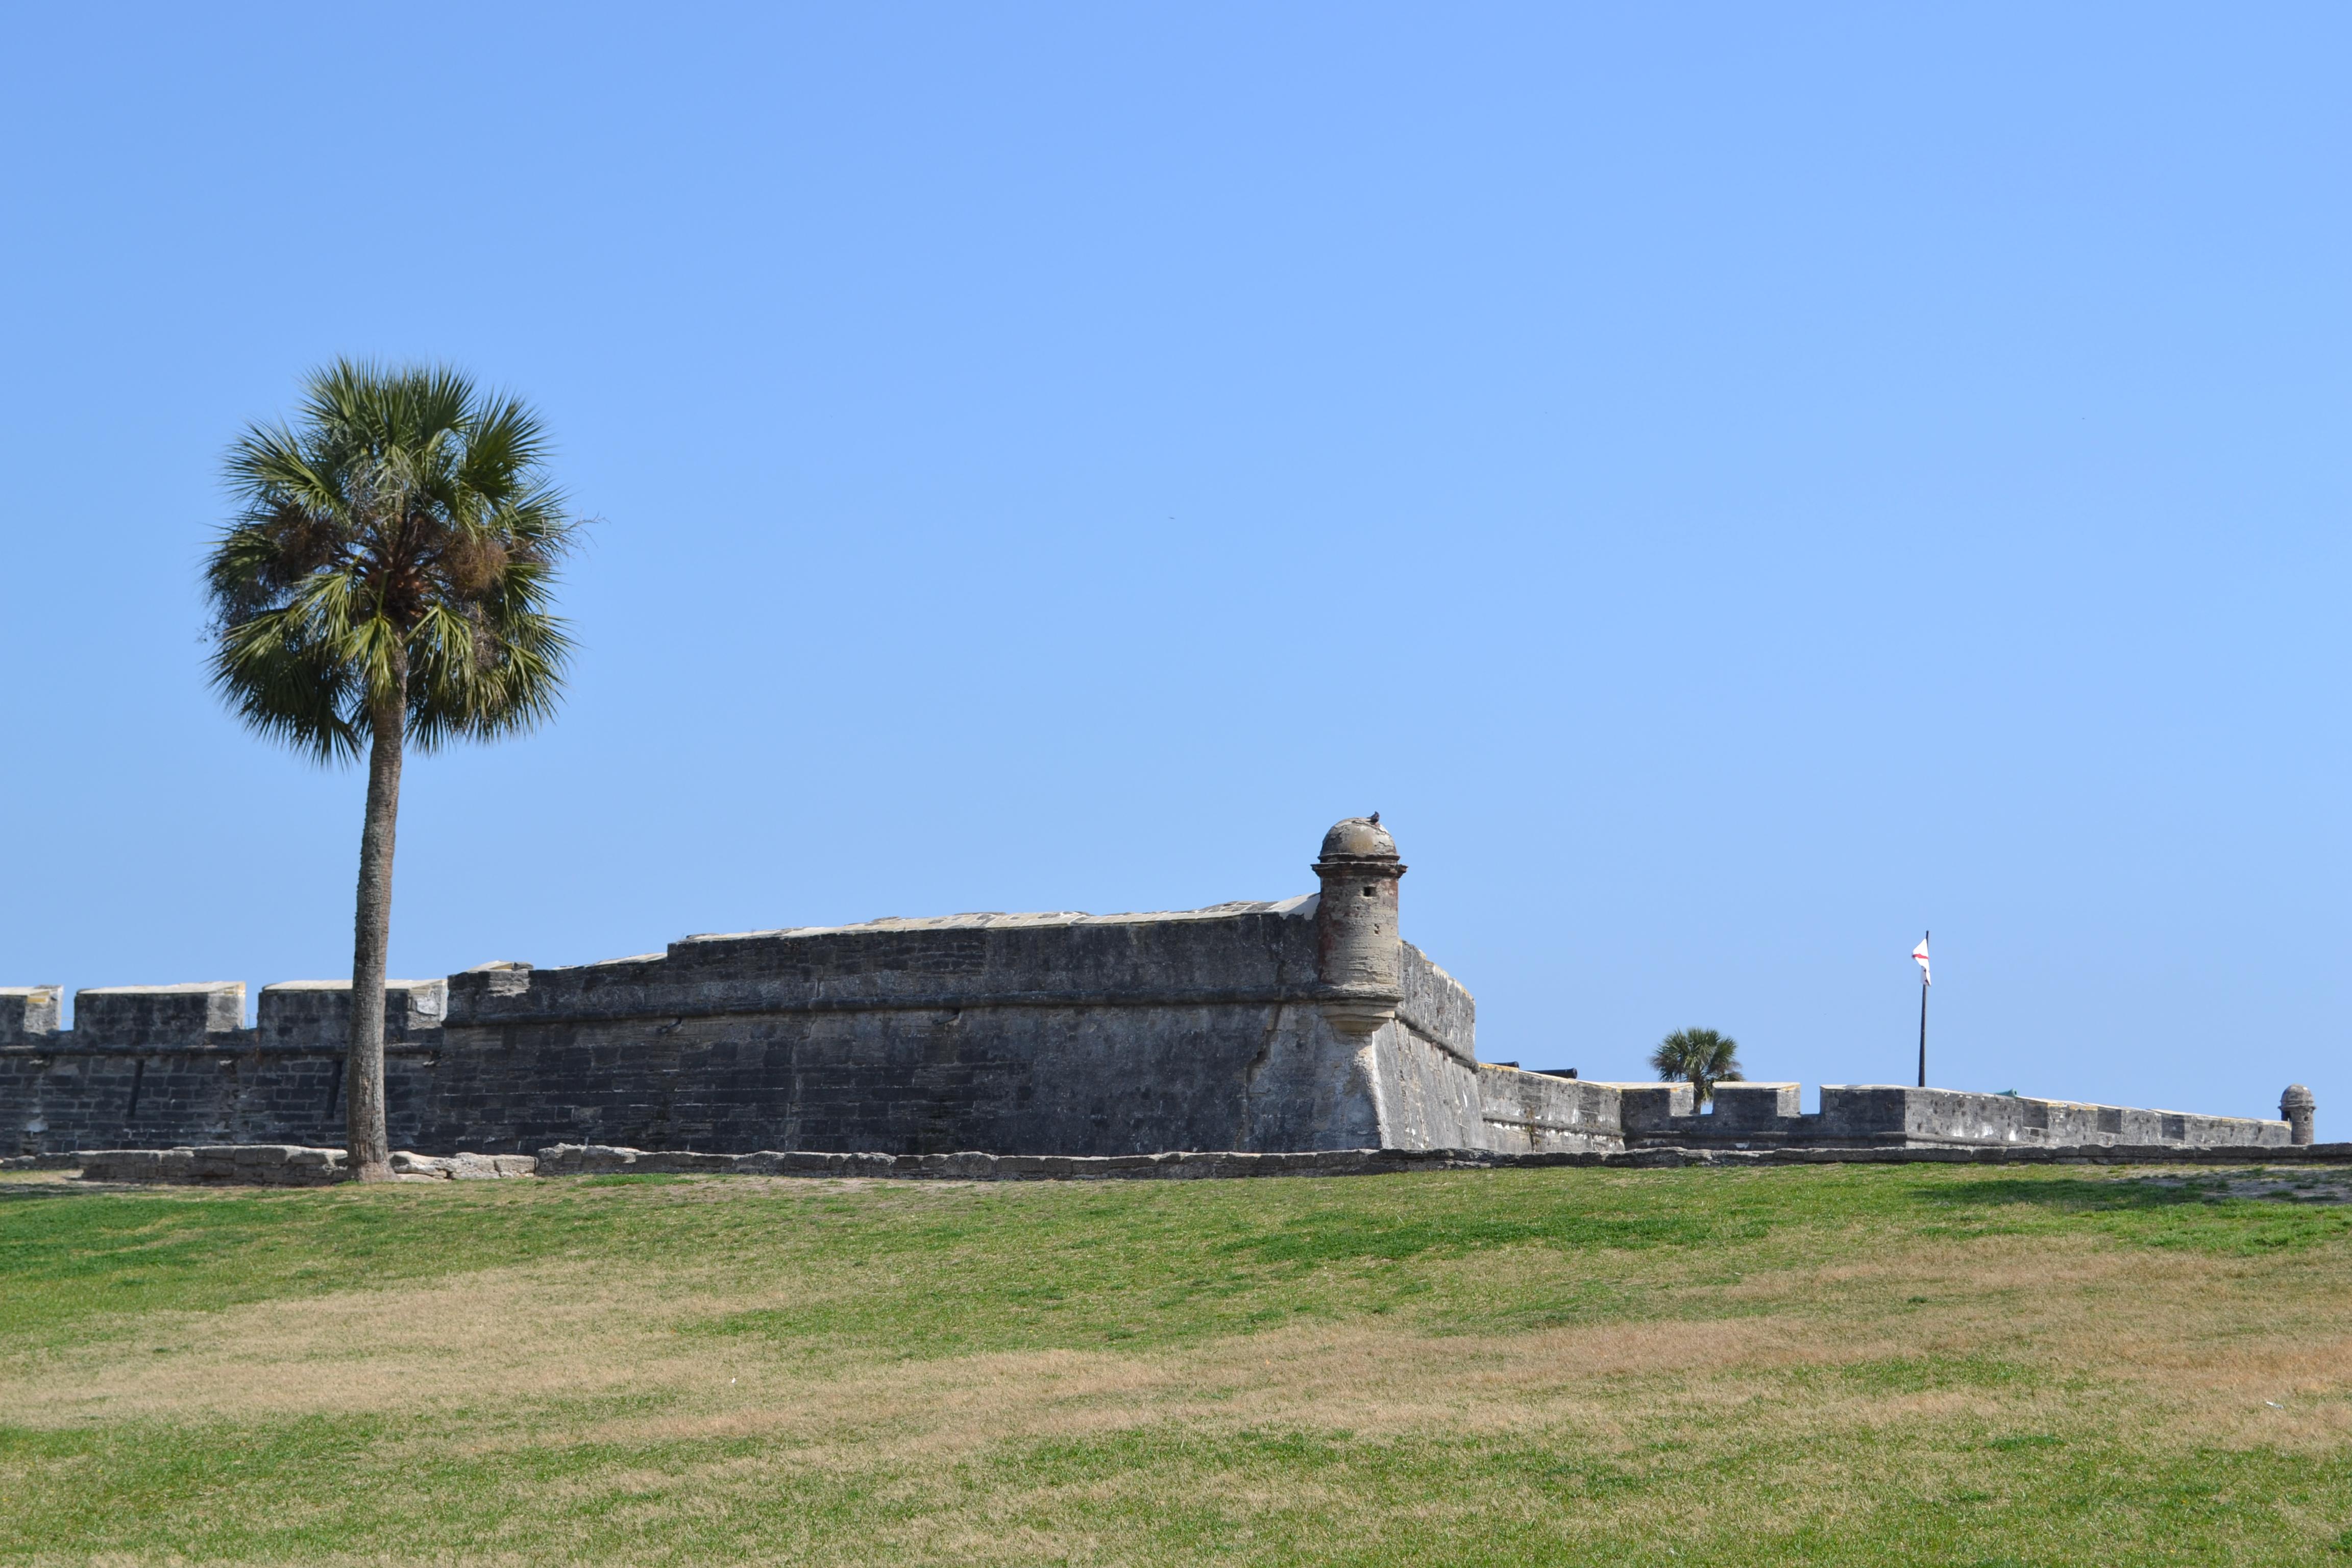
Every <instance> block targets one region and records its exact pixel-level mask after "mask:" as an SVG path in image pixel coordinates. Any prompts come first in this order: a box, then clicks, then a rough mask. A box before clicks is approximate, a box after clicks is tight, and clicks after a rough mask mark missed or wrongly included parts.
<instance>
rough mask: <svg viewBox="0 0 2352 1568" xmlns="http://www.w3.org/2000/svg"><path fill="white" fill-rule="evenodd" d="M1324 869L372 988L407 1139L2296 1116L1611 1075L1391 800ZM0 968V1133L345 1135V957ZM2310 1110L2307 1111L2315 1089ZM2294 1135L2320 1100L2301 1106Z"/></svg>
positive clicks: (55, 1147) (911, 1147)
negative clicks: (1428, 864) (300, 962)
mask: <svg viewBox="0 0 2352 1568" xmlns="http://www.w3.org/2000/svg"><path fill="white" fill-rule="evenodd" d="M1315 869H1316V872H1317V874H1318V879H1319V881H1320V883H1321V890H1320V891H1319V892H1318V893H1316V894H1312V895H1308V896H1307V897H1304V898H1297V899H1292V900H1286V901H1283V902H1278V903H1236V904H1223V905H1218V906H1216V907H1214V908H1212V909H1206V910H1189V911H1182V912H1175V913H1155V914H1141V915H1108V916H1094V915H1083V914H1070V913H1060V914H1028V915H1001V914H976V915H958V916H951V917H947V918H944V919H939V920H893V921H873V922H870V923H868V924H865V925H858V926H848V927H838V928H826V929H813V930H796V931H755V932H750V933H745V934H740V935H731V936H698V937H688V938H687V939H685V940H683V941H680V942H673V943H671V944H670V945H669V947H668V948H667V950H665V951H664V952H659V953H649V954H645V955H642V956H638V957H634V958H625V959H618V960H614V961H612V962H609V963H592V964H583V965H579V966H575V967H568V968H548V969H540V968H534V967H532V966H531V965H530V964H523V963H491V964H485V965H482V966H480V967H478V968H475V969H470V970H467V971H465V972H464V973H459V974H454V975H451V976H448V977H447V978H446V980H428V981H410V982H397V983H394V984H393V985H392V986H391V987H390V988H389V994H388V1006H387V1015H386V1026H387V1040H386V1047H385V1079H386V1091H387V1102H388V1119H389V1121H390V1124H391V1133H392V1140H393V1144H394V1147H395V1148H406V1149H414V1150H417V1151H420V1152H439V1153H447V1152H457V1151H459V1150H467V1151H473V1152H481V1153H488V1154H499V1153H529V1152H533V1151H536V1150H538V1149H540V1148H542V1147H545V1146H548V1145H551V1144H556V1143H591V1144H614V1145H627V1146H633V1147H638V1148H648V1149H669V1150H701V1151H709V1152H748V1151H753V1150H803V1151H810V1152H839V1153H887V1154H900V1155H911V1154H935V1153H950V1152H961V1151H981V1152H989V1153H996V1154H1045V1155H1125V1154H1149V1153H1158V1152H1163V1151H1168V1150H1180V1149H1195V1150H1234V1151H1243V1152H1288V1151H1314V1150H1344V1149H1366V1148H1386V1149H1402V1150H1427V1149H1464V1150H1486V1151H1494V1152H1614V1151H1621V1150H1625V1149H1628V1148H1641V1147H1652V1146H1664V1145H1665V1144H1682V1145H1699V1146H1705V1145H1708V1144H1720V1145H1725V1146H1729V1147H1737V1148H1763V1147H1770V1146H1775V1145H1784V1144H1817V1145H1836V1144H1847V1145H1870V1146H1879V1145H1893V1146H1907V1147H1917V1146H1934V1145H1937V1144H1976V1145H1981V1144H1984V1143H1987V1142H1992V1143H2003V1142H2005V1143H2008V1144H2012V1145H2022V1146H2052V1147H2054V1146H2074V1145H2096V1144H2100V1143H2106V1144H2158V1143H2165V1144H2170V1145H2174V1146H2180V1147H2195V1146H2224V1145H2238V1144H2252V1145H2264V1146H2267V1145H2271V1144H2277V1145H2281V1146H2284V1144H2286V1143H2287V1142H2288V1139H2289V1132H2288V1126H2287V1123H2285V1122H2284V1121H2246V1120H2241V1119H2232V1118H2221V1117H2197V1116H2188V1115H2184V1114H2180V1113H2170V1112H2158V1111H2138V1110H2121V1109H2118V1108H2113V1107H2087V1106H2071V1105H2067V1104H2064V1103H2063V1102H2057V1101H2048V1100H2017V1099H2011V1098H2008V1097H2003V1096H1997V1095H1969V1094H1960V1093H1957V1092H1956V1091H1951V1090H1934V1089H1901V1088H1887V1087H1875V1086H1836V1085H1832V1086H1828V1087H1826V1088H1824V1089H1823V1090H1822V1100H1821V1104H1822V1110H1820V1111H1819V1112H1818V1113H1816V1114H1814V1115H1811V1116H1803V1115H1800V1114H1798V1105H1797V1093H1796V1089H1795V1086H1794V1085H1779V1084H1750V1085H1738V1086H1724V1088H1723V1089H1722V1090H1721V1091H1720V1092H1719V1094H1718V1097H1717V1103H1716V1105H1715V1106H1714V1107H1713V1108H1712V1110H1709V1111H1707V1112H1706V1113H1703V1114H1700V1113H1695V1110H1694V1107H1693V1106H1692V1105H1691V1103H1690V1089H1689V1087H1688V1086H1687V1085H1679V1086H1665V1085H1658V1084H1634V1085H1619V1084H1607V1083H1598V1082H1592V1081H1590V1080H1582V1079H1570V1078H1563V1077H1558V1076H1553V1075H1550V1074H1546V1073H1537V1072H1524V1071H1521V1070H1519V1069H1517V1068H1514V1067H1507V1066H1502V1065H1498V1064H1482V1063H1481V1062H1480V1061H1479V1060H1478V1055H1477V1048H1476V1009H1475V1004H1474V1003H1473V1001H1472V999H1471V996H1470V994H1469V992H1468V991H1467V990H1466V989H1465V988H1464V987H1463V986H1462V984H1460V983H1459V982H1457V981H1455V980H1454V978H1453V977H1452V976H1451V975H1449V974H1447V973H1445V972H1444V970H1443V969H1441V968H1439V967H1438V966H1437V965H1436V964H1435V963H1432V962H1431V961H1430V960H1429V959H1428V958H1427V956H1426V955H1424V954H1423V953H1422V952H1421V951H1420V950H1419V949H1417V948H1415V947H1413V946H1412V944H1411V943H1409V942H1404V941H1403V940H1402V936H1401V935H1400V934H1399V933H1398V931H1397V921H1396V910H1397V897H1396V889H1397V883H1398V879H1400V878H1401V877H1402V874H1403V871H1404V867H1403V865H1402V862H1400V861H1399V860H1398V858H1397V857H1396V852H1395V847H1394V844H1393V843H1392V842H1391V840H1390V838H1389V836H1388V835H1387V833H1386V832H1385V831H1384V830H1382V829H1381V828H1380V827H1379V826H1378V823H1377V820H1376V819H1375V820H1370V821H1365V820H1360V819H1350V821H1349V822H1345V823H1341V824H1340V825H1339V826H1338V827H1335V828H1334V829H1333V830H1332V832H1331V835H1330V836H1329V837H1327V839H1326V841H1325V845H1324V853H1323V855H1322V857H1321V858H1319V859H1318V861H1317V862H1316V866H1315ZM245 1001H246V996H245V987H244V985H243V984H241V983H224V984H196V985H175V986H161V987H151V988H139V987H117V988H105V989H92V990H85V991H81V992H79V993H77V994H76V997H75V1004H74V1027H73V1028H71V1029H69V1030H68V1029H63V1028H60V1027H59V1026H58V1022H59V1002H60V997H59V995H58V992H57V991H56V990H55V989H54V988H47V987H20V988H15V989H5V990H0V1154H42V1153H56V1152H68V1151H71V1150H76V1149H137V1148H146V1149H152V1148H157V1147H160V1146H168V1145H173V1144H190V1145H205V1144H225V1143H288V1144H308V1145H326V1146H331V1145H337V1144H340V1143H341V1142H343V1103H342V1101H343V1095H342V1087H343V1086H342V1071H343V1066H342V1064H343V1054H344V1048H345V1039H344V1031H345V1029H346V1028H347V1026H348V1022H349V1017H350V1005H351V993H350V987H349V986H348V985H347V984H341V983H338V982H295V983H289V984H278V985H270V986H267V987H265V988H264V989H263V990H262V992H261V994H260V995H259V997H258V998H257V1010H256V1021H255V1023H254V1025H253V1026H249V1027H248V1026H246V1025H245V1023H244V1018H245ZM2305 1122H2306V1124H2307V1122H2308V1113H2307V1112H2306V1113H2305ZM2303 1137H2304V1141H2305V1142H2307V1141H2308V1137H2309V1134H2308V1131H2307V1126H2306V1128H2305V1131H2304V1133H2303Z"/></svg>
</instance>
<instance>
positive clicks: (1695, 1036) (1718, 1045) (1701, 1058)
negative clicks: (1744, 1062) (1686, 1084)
mask: <svg viewBox="0 0 2352 1568" xmlns="http://www.w3.org/2000/svg"><path fill="white" fill-rule="evenodd" d="M1738 1051H1739V1042H1738V1040H1735V1039H1733V1038H1732V1037H1730V1036H1728V1035H1719V1034H1717V1033H1716V1032H1715V1031H1714V1030H1713V1029H1676V1030H1675V1032H1674V1033H1673V1034H1671V1035H1668V1036H1667V1037H1665V1038H1664V1039H1663V1040H1660V1041H1659V1042H1658V1048H1657V1049H1656V1050H1654V1051H1652V1052H1651V1053H1650V1066H1651V1067H1652V1068H1654V1069H1655V1071H1656V1072H1657V1075H1658V1077H1659V1078H1660V1079H1662V1080H1664V1081H1666V1082H1669V1083H1671V1082H1672V1081H1674V1080H1675V1079H1678V1078H1686V1079H1690V1086H1691V1089H1692V1090H1693V1091H1694V1092H1695V1093H1696V1094H1697V1096H1698V1102H1699V1103H1700V1104H1701V1105H1705V1104H1706V1102H1707V1101H1708V1100H1713V1099H1714V1098H1715V1086H1716V1085H1717V1084H1718V1083H1738V1082H1739V1081H1740V1079H1741V1074H1740V1071H1739V1056H1738Z"/></svg>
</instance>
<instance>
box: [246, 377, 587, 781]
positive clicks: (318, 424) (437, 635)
mask: <svg viewBox="0 0 2352 1568" xmlns="http://www.w3.org/2000/svg"><path fill="white" fill-rule="evenodd" d="M549 449H550V443H549V440H548V437H547V433H546V430H545V427H544V426H542V425H541V422H540V419H539V417H538V416H537V415H536V414H534V413H533V412H532V411H531V410H530V407H529V406H528V405H525V404H524V403H522V402H521V401H520V399H518V398H515V397H513V396H510V395H502V394H485V393H482V392H480V391H479V390H478V389H477V388H476V386H475V385H474V384H473V382H472V381H471V380H470V379H468V378H467V376H465V375H464V374H461V373H459V372H457V371H455V370H452V369H450V368H448V367H446V366H437V365H436V366H407V367H388V366H383V365H378V364H374V363H365V362H357V361H350V360H341V361H338V362H336V363H334V364H332V365H330V366H328V367H326V368H325V369H323V370H320V371H319V372H317V373H316V374H313V375H311V376H310V379H309V380H308V381H307V382H306V383H305V384H304V387H303V397H302V402H301V405H300V411H299V416H298V417H297V419H296V420H295V422H294V423H293V424H291V425H282V424H281V425H255V426H250V427H248V428H247V430H246V432H245V433H244V434H243V436H241V437H239V438H238V439H237V440H236V443H235V444H234V445H233V446H232V447H230V449H229V453H228V458H227V461H226V478H227V480H228V483H229V487H230V489H231V491H232V492H233V493H234V494H235V495H236V499H237V501H238V504H239V511H238V514H237V516H236V518H235V519H234V520H233V521H230V522H229V524H228V525H227V526H226V528H224V529H223V530H222V531H221V535H220V537H219V539H218V540H217V541H215V544H214V546H213V550H212V552H211V554H210V556H209V557H208V559H207V560H206V562H205V588H206V591H207V595H208V597H209V598H210V601H211V606H212V612H213V630H212V638H213V651H212V658H211V666H212V680H213V684H214V686H215V689H218V690H219V691H220V692H221V694H222V696H223V697H224V698H225V699H226V700H227V701H228V702H229V704H230V706H231V707H232V708H234V709H235V710H236V711H237V713H238V714H239V715H240V716H241V717H242V718H244V719H245V720H246V721H247V723H249V724H251V725H252V726H253V727H254V728H256V729H257V730H259V731H262V732H263V733H264V734H267V735H269V736H271V737H273V738H275V739H278V740H281V741H284V742H288V743H289V744H291V745H293V746H295V747H297V748H298V749H300V750H303V751H306V752H310V753H311V754H312V755H314V756H316V757H317V758H319V759H320V761H322V762H326V761H335V760H341V759H345V758H350V757H353V756H356V755H357V754H358V753H359V752H360V751H361V750H362V747H363V744H364V740H365V736H366V734H367V732H368V721H367V716H368V714H369V712H370V710H372V708H373V706H374V704H376V703H377V702H379V701H387V700H389V701H397V702H398V703H400V705H401V708H402V710H404V713H405V724H404V728H405V731H406V733H407V735H408V737H409V739H410V740H412V741H413V742H415V743H416V744H417V745H419V746H421V747H425V748H431V747H434V746H436V745H439V744H441V743H443V742H446V741H449V740H453V739H456V738H458V737H461V736H462V737H474V738H488V737H491V736H495V735H499V734H504V733H508V732H510V731H517V730H524V729H529V728H530V727H531V726H533V725H535V724H537V723H539V722H541V721H543V720H545V719H546V718H548V717H549V716H550V715H551V713H552V712H553V711H554V709H555V704H556V701H557V699H558V697H559V696H560V694H561V691H562V680H563V672H564V668H565V666H566V664H567V663H568V661H569V658H570V655H571V651H572V643H571V639H570V638H569V637H567V636H566V635H565V633H564V628H563V623H562V621H561V620H560V619H559V618H557V617H556V616H554V615H553V613H552V610H551V604H552V598H553V595H552V588H553V585H554V567H555V563H557V562H558V561H559V560H561V558H562V555H563V554H564V552H565V551H566V550H567V549H569V547H570V546H571V543H572V539H573V537H574V534H575V532H576V531H577V529H578V527H579V524H578V522H577V521H576V520H574V519H573V518H572V517H571V516H570V515H569V513H568V510H567V507H566V503H565V500H564V498H563V496H562V492H561V491H559V490H557V489H554V488H553V486H552V485H551V484H550V483H549V481H548V478H547V474H546V469H545V464H546V459H547V457H548V454H549Z"/></svg>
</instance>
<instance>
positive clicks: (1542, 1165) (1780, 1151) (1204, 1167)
mask: <svg viewBox="0 0 2352 1568" xmlns="http://www.w3.org/2000/svg"><path fill="white" fill-rule="evenodd" d="M1855 1164H1860V1165H2291V1164H2352V1143H2311V1144H2305V1145H2302V1146H2300V1147H2293V1148H2284V1149H2281V1148H2268V1147H2264V1148H2247V1147H2234V1148H2233V1147H2224V1148H2210V1149H2182V1148H2179V1147H2175V1146H2173V1145H2169V1144H2140V1145H2134V1144H2114V1145H2096V1144H2094V1145H2084V1146H2079V1147H2075V1148H2065V1149H2035V1148H2013V1147H2008V1146H2000V1147H1990V1148H1975V1149H1968V1148H1928V1149H1920V1148H1911V1149H1904V1148H1847V1149H1803V1148H1797V1149H1789V1148H1766V1149H1723V1148H1637V1149H1632V1150H1627V1151H1624V1152H1613V1151H1612V1152H1592V1151H1585V1150H1575V1151H1570V1150H1556V1151H1547V1152H1539V1153H1507V1152H1499V1151H1493V1150H1485V1149H1314V1150H1299V1151H1295V1152H1283V1153H1263V1154H1262V1153H1247V1152H1238V1151H1233V1150H1174V1151H1171V1152H1167V1153H1164V1154H1109V1155H1099V1154H985V1153H981V1152H975V1151H964V1152H958V1153H952V1154H870V1153H869V1154H833V1153H819V1152H813V1151H808V1150H773V1149H768V1150H761V1151H759V1152H754V1153H749V1154H713V1153H704V1152H694V1151H689V1150H676V1149H656V1150H648V1149H631V1148H626V1147H624V1146H621V1145H617V1144H607V1143H558V1144H553V1145H551V1146H550V1147H548V1148H545V1149H541V1151H540V1152H538V1154H537V1155H535V1156H534V1155H530V1154H474V1153H457V1154H417V1153H413V1152H408V1151H406V1150H403V1151H401V1152H396V1153H394V1155H393V1156H392V1168H393V1173H394V1178H395V1179H396V1180H400V1181H405V1182H451V1181H455V1182H467V1181H502V1180H509V1179H512V1178H515V1177H520V1176H533V1175H538V1176H582V1175H602V1174H613V1173H644V1174H676V1175H760V1176H867V1177H888V1178H894V1179H898V1180H917V1181H926V1180H928V1181H964V1182H1022V1181H1030V1182H1039V1181H1043V1182H1055V1181H1061V1182H1071V1181H1076V1182H1085V1181H1207V1180H1216V1181H1230V1180H1236V1179H1242V1178H1247V1177H1252V1176H1372V1175H1386V1174H1391V1173H1399V1172H1404V1171H1496V1170H1544V1169H1549V1168H1551V1167H1555V1166H1567V1165H1574V1166H1598V1167H1605V1168H1608V1169H1612V1170H1668V1169H1679V1168H1683V1167H1687V1166H1708V1165H1738V1166H1754V1165H1855ZM74 1169H79V1171H80V1172H81V1174H82V1179H83V1180H85V1181H90V1182H125V1183H131V1182H163V1183H178V1184H200V1185H202V1184H209V1185H219V1186H323V1185H327V1184H332V1183H337V1182H341V1181H345V1180H347V1179H348V1163H347V1160H346V1157H345V1155H344V1152H343V1151H342V1150H341V1149H312V1148H305V1147H302V1146H300V1145H298V1144H288V1143H223V1144H208V1145H205V1146H202V1147H195V1148H178V1149H85V1150H81V1151H79V1152H75V1153H71V1154H28V1155H15V1156H10V1157H8V1158H7V1159H5V1160H0V1170H20V1171H21V1170H47V1171H63V1170H74Z"/></svg>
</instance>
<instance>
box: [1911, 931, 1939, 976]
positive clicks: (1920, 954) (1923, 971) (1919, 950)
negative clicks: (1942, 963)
mask: <svg viewBox="0 0 2352 1568" xmlns="http://www.w3.org/2000/svg"><path fill="white" fill-rule="evenodd" d="M1911 956H1912V957H1914V958H1916V959H1917V960H1918V961H1919V984H1922V985H1933V984H1935V983H1936V982H1935V981H1934V980H1933V979H1932V978H1930V977H1929V975H1928V973H1927V938H1926V937H1924V936H1923V937H1921V938H1920V939H1919V945H1918V946H1916V947H1915V948H1913V949H1912V950H1911Z"/></svg>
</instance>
